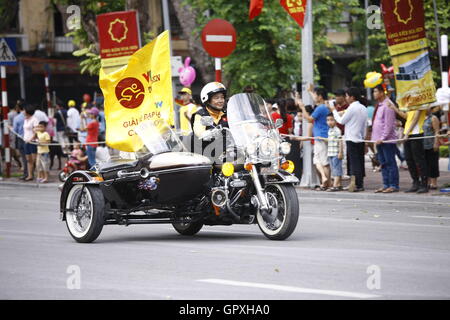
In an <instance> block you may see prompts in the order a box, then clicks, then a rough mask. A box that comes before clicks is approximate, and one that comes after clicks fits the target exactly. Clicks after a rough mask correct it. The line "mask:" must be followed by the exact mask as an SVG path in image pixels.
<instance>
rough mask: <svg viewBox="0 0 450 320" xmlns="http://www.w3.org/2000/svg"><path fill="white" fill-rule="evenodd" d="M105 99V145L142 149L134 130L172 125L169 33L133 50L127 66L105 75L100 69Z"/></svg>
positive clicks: (119, 148)
mask: <svg viewBox="0 0 450 320" xmlns="http://www.w3.org/2000/svg"><path fill="white" fill-rule="evenodd" d="M99 83H100V88H101V89H102V92H103V96H104V97H105V120H106V144H107V145H108V146H110V147H112V148H114V149H118V150H121V151H127V152H134V151H137V150H139V149H141V148H142V147H143V142H142V140H141V139H140V138H139V137H138V136H136V133H135V131H134V130H135V129H136V126H138V125H139V124H140V123H141V122H143V121H146V120H157V119H162V120H165V121H166V122H168V123H169V124H172V123H173V97H172V74H171V65H170V48H169V33H168V32H167V31H165V32H164V33H162V34H160V35H159V36H158V37H157V38H156V39H155V40H153V41H152V42H151V43H149V44H147V45H146V46H144V47H143V48H141V49H139V50H138V51H136V52H135V53H134V54H133V55H132V56H131V57H130V60H129V62H128V65H127V66H125V67H123V68H120V69H119V70H116V71H114V72H112V73H108V74H106V73H105V72H104V70H103V69H101V70H100V80H99Z"/></svg>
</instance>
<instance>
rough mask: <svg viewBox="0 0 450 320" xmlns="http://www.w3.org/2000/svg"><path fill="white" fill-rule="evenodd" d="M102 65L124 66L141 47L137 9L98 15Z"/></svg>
mask: <svg viewBox="0 0 450 320" xmlns="http://www.w3.org/2000/svg"><path fill="white" fill-rule="evenodd" d="M97 27H98V37H99V42H100V57H101V59H102V67H113V66H122V65H126V64H127V63H128V60H129V58H130V56H131V55H132V54H133V53H134V52H136V51H137V50H138V49H139V47H140V39H139V24H138V21H137V12H136V11H119V12H109V13H104V14H100V15H98V16H97Z"/></svg>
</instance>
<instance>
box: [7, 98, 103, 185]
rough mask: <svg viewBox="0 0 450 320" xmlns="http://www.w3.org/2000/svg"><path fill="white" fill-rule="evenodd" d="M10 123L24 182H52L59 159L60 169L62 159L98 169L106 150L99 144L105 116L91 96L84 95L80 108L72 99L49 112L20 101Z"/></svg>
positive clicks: (10, 117) (17, 161) (15, 153)
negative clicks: (56, 162) (55, 159)
mask: <svg viewBox="0 0 450 320" xmlns="http://www.w3.org/2000/svg"><path fill="white" fill-rule="evenodd" d="M8 123H9V128H10V135H9V138H10V141H9V144H10V150H11V155H12V158H13V159H14V160H15V163H16V164H17V166H18V167H20V168H21V170H22V176H21V177H20V179H21V180H24V181H34V180H36V181H37V182H40V183H46V182H48V181H49V171H50V169H51V168H52V167H53V160H54V158H55V156H58V158H59V168H58V169H61V157H67V158H68V161H73V162H74V163H76V164H79V165H81V164H83V163H84V162H86V167H92V166H94V165H95V163H96V161H97V160H98V158H99V155H98V153H99V151H100V153H101V151H102V150H97V149H99V148H98V147H99V143H98V142H99V141H100V142H104V140H105V131H106V123H105V114H104V112H103V110H102V108H101V107H100V109H99V108H97V106H96V102H92V101H91V96H90V95H89V94H84V95H83V102H82V103H81V104H80V105H78V106H77V104H76V102H75V100H69V101H68V102H67V104H66V105H65V104H64V103H62V102H58V103H56V105H55V108H54V109H49V110H46V111H44V110H43V108H42V107H41V106H39V105H32V104H28V103H27V102H26V101H24V100H22V99H19V100H18V101H17V102H16V105H15V106H14V108H12V110H11V111H10V112H9V114H8ZM102 147H104V143H103V144H102ZM100 157H101V155H100Z"/></svg>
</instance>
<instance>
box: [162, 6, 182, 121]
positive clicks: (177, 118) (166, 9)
mask: <svg viewBox="0 0 450 320" xmlns="http://www.w3.org/2000/svg"><path fill="white" fill-rule="evenodd" d="M161 2H162V11H163V23H164V30H169V39H171V40H170V60H172V56H173V52H172V37H171V34H170V15H169V3H168V2H167V0H161ZM176 88H177V86H176V83H175V80H174V78H173V77H172V91H173V92H172V94H173V96H174V97H175V96H176ZM173 112H174V117H173V119H174V122H175V123H174V125H175V129H176V130H178V129H180V108H179V106H178V104H177V103H175V104H174V105H173Z"/></svg>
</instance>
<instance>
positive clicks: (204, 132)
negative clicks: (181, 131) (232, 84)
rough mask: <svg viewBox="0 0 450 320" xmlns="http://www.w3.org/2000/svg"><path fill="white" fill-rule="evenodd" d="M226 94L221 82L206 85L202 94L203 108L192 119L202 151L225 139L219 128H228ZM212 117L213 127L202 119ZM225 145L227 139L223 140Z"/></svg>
mask: <svg viewBox="0 0 450 320" xmlns="http://www.w3.org/2000/svg"><path fill="white" fill-rule="evenodd" d="M226 93H227V89H226V88H225V86H224V85H223V84H222V83H220V82H210V83H208V84H207V85H205V86H204V87H203V89H202V91H201V93H200V99H201V102H202V104H203V108H201V109H199V110H198V111H197V112H196V113H194V115H193V116H192V119H191V124H192V129H193V132H194V134H195V136H196V138H198V139H200V140H201V141H202V151H205V148H206V147H207V146H208V145H210V144H211V143H212V142H213V141H215V140H218V139H223V132H222V130H218V128H217V127H219V126H221V127H222V128H228V121H227V118H226V113H225V112H226V109H225V108H226V104H225V99H226ZM206 116H210V117H211V118H212V119H213V123H212V124H211V125H206V126H205V125H204V124H203V123H202V117H206ZM223 141H224V143H225V139H223Z"/></svg>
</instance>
